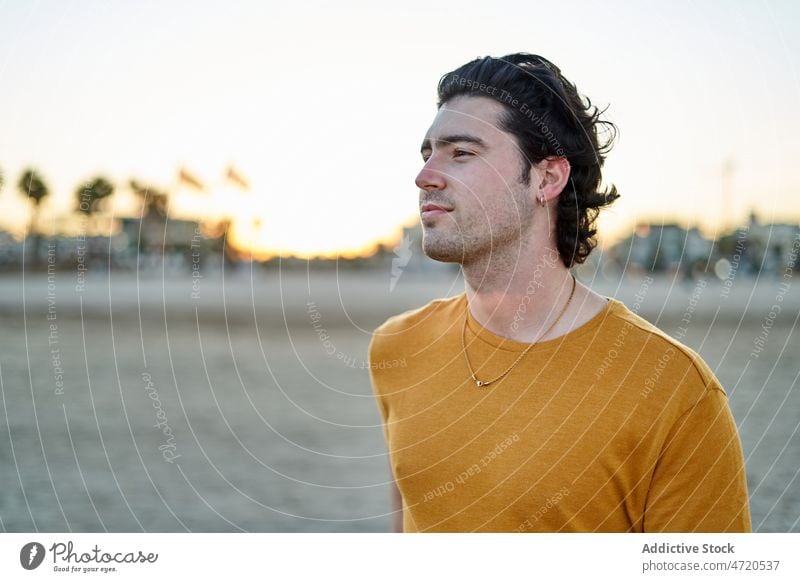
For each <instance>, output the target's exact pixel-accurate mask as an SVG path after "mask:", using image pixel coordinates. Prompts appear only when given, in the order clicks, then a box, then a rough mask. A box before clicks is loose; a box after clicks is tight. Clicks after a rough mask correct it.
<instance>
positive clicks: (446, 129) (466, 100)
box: [424, 97, 504, 141]
mask: <svg viewBox="0 0 800 582" xmlns="http://www.w3.org/2000/svg"><path fill="white" fill-rule="evenodd" d="M502 107H503V106H502V105H500V104H499V103H497V102H496V101H495V100H494V99H489V98H486V97H456V98H454V99H452V100H450V101H447V102H446V103H444V104H442V106H441V107H440V108H439V111H438V112H437V113H436V117H434V119H433V123H432V124H431V126H430V128H429V129H428V131H427V133H426V134H425V138H424V141H432V140H437V139H441V137H442V136H446V135H453V134H461V133H471V134H475V135H477V136H480V137H482V138H483V139H484V140H487V141H488V140H491V139H492V138H493V137H495V138H496V137H499V136H500V134H501V133H504V132H503V131H502V129H500V126H499V123H498V118H499V116H500V113H502Z"/></svg>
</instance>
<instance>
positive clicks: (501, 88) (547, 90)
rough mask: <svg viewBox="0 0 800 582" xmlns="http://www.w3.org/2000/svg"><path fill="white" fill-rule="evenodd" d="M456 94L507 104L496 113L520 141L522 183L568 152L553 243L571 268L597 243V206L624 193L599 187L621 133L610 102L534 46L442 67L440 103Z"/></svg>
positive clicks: (506, 128)
mask: <svg viewBox="0 0 800 582" xmlns="http://www.w3.org/2000/svg"><path fill="white" fill-rule="evenodd" d="M459 95H470V96H484V97H490V98H492V99H495V100H496V101H498V102H500V103H501V104H502V105H503V106H504V113H503V114H502V115H501V117H500V119H499V120H498V121H499V124H500V128H501V129H503V130H504V131H507V132H509V133H510V134H512V135H513V136H514V137H515V139H516V141H517V146H518V147H519V148H520V152H521V157H522V166H523V168H522V175H521V178H520V180H521V181H522V182H523V183H524V184H526V185H528V184H529V175H530V169H531V166H532V165H533V164H535V163H538V162H540V161H542V160H543V159H545V158H547V157H551V156H557V157H565V158H567V160H569V163H570V166H571V171H570V180H569V184H568V185H567V186H566V187H565V188H564V190H563V191H562V192H561V195H559V197H558V205H557V211H558V212H557V220H556V244H557V248H558V252H559V255H560V256H561V260H562V262H563V263H564V265H565V266H566V267H567V268H570V267H572V266H573V265H575V264H580V263H583V262H584V261H585V260H586V258H587V257H588V256H589V253H591V252H592V249H594V248H595V247H596V246H597V240H596V239H595V235H596V234H597V229H596V228H595V220H596V219H597V215H598V214H599V213H600V209H601V208H603V207H605V206H608V205H610V204H611V203H612V202H614V200H616V199H617V198H619V194H618V193H617V189H616V187H615V186H613V185H611V186H610V187H609V188H608V189H607V190H605V191H603V190H600V182H601V179H602V175H601V168H602V166H603V162H604V161H605V157H606V154H607V153H608V152H609V151H610V150H611V147H612V145H613V142H614V140H615V138H616V135H617V128H616V126H615V125H614V124H613V123H611V122H610V121H604V120H601V119H600V115H601V114H603V113H605V110H603V111H600V110H598V109H597V107H595V106H593V105H592V102H591V101H590V100H589V98H588V97H585V96H581V95H580V94H579V93H578V89H577V88H576V87H575V85H574V84H573V83H571V82H570V81H568V80H567V79H566V78H565V77H564V76H563V75H562V74H561V71H560V70H559V69H558V67H556V66H555V65H554V64H553V63H551V62H550V61H548V60H547V59H545V58H543V57H540V56H538V55H532V54H529V53H515V54H511V55H506V56H504V57H499V58H495V57H483V58H479V59H475V60H474V61H471V62H469V63H467V64H465V65H462V66H461V67H459V68H458V69H456V70H454V71H451V72H449V73H447V74H445V75H444V76H443V77H442V78H441V80H440V81H439V87H438V97H439V102H438V104H437V107H441V106H442V105H443V104H445V103H446V102H447V101H449V100H450V99H453V98H454V97H457V96H459Z"/></svg>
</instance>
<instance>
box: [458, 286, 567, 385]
mask: <svg viewBox="0 0 800 582" xmlns="http://www.w3.org/2000/svg"><path fill="white" fill-rule="evenodd" d="M576 283H577V281H576V279H575V275H572V291H571V292H570V294H569V299H567V302H566V304H565V305H564V308H563V309H562V310H561V313H559V314H558V317H557V318H556V320H555V321H554V322H553V324H552V325H551V326H550V327H548V328H547V331H545V332H544V333H543V334H542V335H540V336H539V337H540V338H542V337H544V336H546V335H547V334H548V333H549V332H550V330H551V329H553V327H555V325H556V324H557V323H558V322H559V320H560V319H561V316H562V315H564V312H565V311H566V310H567V307H569V304H570V302H571V301H572V296H573V295H574V294H575V285H576ZM468 317H469V302H467V307H466V309H465V310H464V327H463V329H462V330H461V347H462V348H463V349H464V359H465V360H466V361H467V369H468V370H469V375H470V376H471V377H472V379H473V380H474V381H475V385H476V386H477V387H478V388H482V387H483V386H488V385H489V384H491V383H493V382H497V381H498V380H499V379H500V378H503V377H504V376H505V375H506V374H508V373H509V372H510V371H511V370H513V369H514V367H515V366H516V365H517V364H519V361H520V360H521V359H522V358H524V357H525V354H527V353H528V351H529V350H530V349H531V348H532V347H533V346H535V345H536V344H537V343H539V340H536V341H535V342H533V343H532V344H531V345H529V346H528V347H527V348H525V350H524V351H523V352H522V353H521V354H520V355H519V357H518V358H517V359H516V360H515V361H514V363H513V364H511V367H510V368H508V369H507V370H506V371H505V372H503V373H502V374H500V375H499V376H498V377H497V378H494V379H492V380H486V381H483V380H478V378H476V377H475V372H473V371H472V364H470V362H469V355H467V341H466V335H467V318H468Z"/></svg>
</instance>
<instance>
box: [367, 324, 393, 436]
mask: <svg viewBox="0 0 800 582" xmlns="http://www.w3.org/2000/svg"><path fill="white" fill-rule="evenodd" d="M381 346H382V339H381V337H380V335H379V332H378V331H376V332H375V333H374V334H373V335H372V339H371V340H370V342H369V348H367V353H368V364H369V379H370V383H371V385H372V393H373V394H374V396H375V403H376V405H377V407H378V412H380V415H381V422H382V423H383V436H384V438H385V439H386V440H387V443H388V434H387V427H386V423H387V421H388V418H389V411H388V409H387V406H386V401H385V398H384V396H383V393H382V392H381V385H380V377H379V376H380V370H378V368H377V366H375V365H374V364H376V363H377V362H378V361H380V359H381V358H383V357H384V356H383V355H381V349H382V348H381Z"/></svg>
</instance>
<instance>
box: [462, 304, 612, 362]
mask: <svg viewBox="0 0 800 582" xmlns="http://www.w3.org/2000/svg"><path fill="white" fill-rule="evenodd" d="M604 298H605V300H606V305H605V306H604V307H603V309H601V310H600V311H598V312H597V313H596V314H595V315H594V316H593V317H592V318H591V319H590V320H589V321H587V322H585V323H583V325H581V326H579V327H577V328H575V329H573V330H572V331H570V332H568V333H566V334H564V335H562V336H560V337H557V338H553V339H550V340H547V341H541V342H538V343H537V344H536V345H535V346H533V347H532V348H531V349H530V351H531V352H533V351H540V350H548V349H551V348H555V347H558V346H560V345H562V344H564V343H565V342H570V341H574V340H575V339H578V338H580V337H581V336H584V335H586V334H588V333H592V332H594V331H595V330H596V329H597V328H598V327H600V325H601V324H602V323H603V321H605V318H606V317H607V316H608V315H609V314H610V313H611V312H612V311H613V310H615V309H616V308H617V307H618V306H619V301H617V300H616V299H614V298H613V297H605V296H604ZM459 304H460V306H461V308H462V309H463V311H462V317H463V313H464V311H466V315H467V328H468V329H469V331H470V332H471V334H472V336H473V338H472V339H478V340H480V341H482V342H483V343H485V344H488V345H490V346H492V347H494V348H498V349H502V350H507V351H511V352H521V351H523V350H525V349H526V348H528V346H530V344H529V343H524V342H519V341H516V340H513V339H510V338H507V337H503V336H500V335H497V334H496V333H494V332H492V331H490V330H488V329H487V328H485V327H483V326H482V325H481V324H480V323H479V322H478V320H477V319H475V317H474V316H473V315H472V312H471V311H470V310H469V308H468V307H467V294H466V292H464V293H462V296H461V300H460V301H459ZM462 322H463V320H462Z"/></svg>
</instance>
